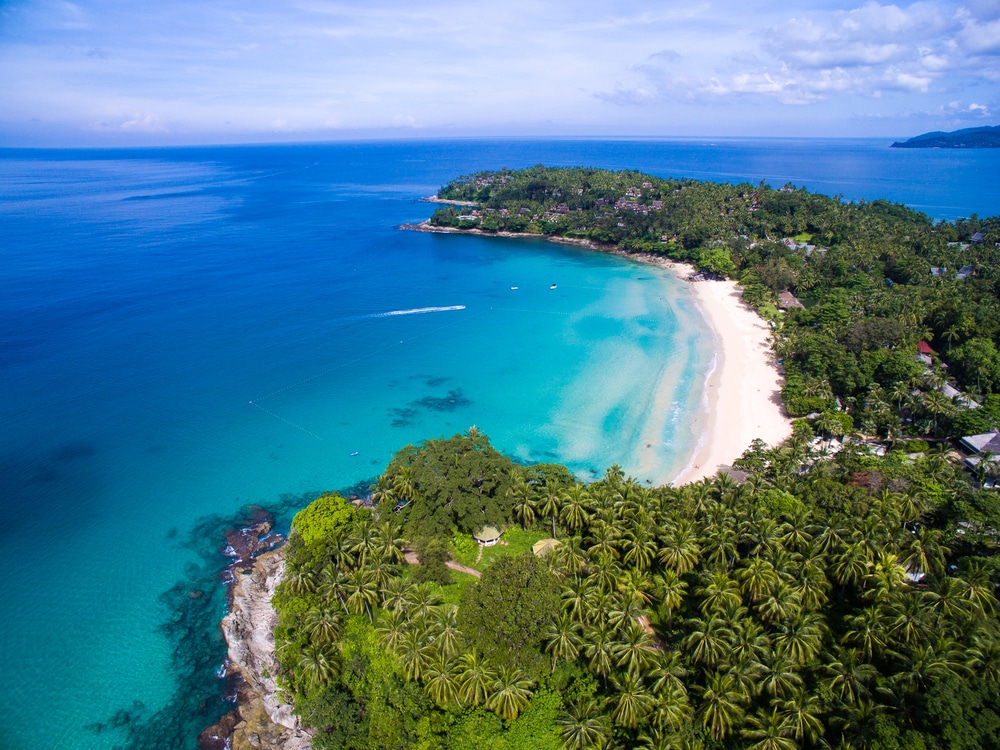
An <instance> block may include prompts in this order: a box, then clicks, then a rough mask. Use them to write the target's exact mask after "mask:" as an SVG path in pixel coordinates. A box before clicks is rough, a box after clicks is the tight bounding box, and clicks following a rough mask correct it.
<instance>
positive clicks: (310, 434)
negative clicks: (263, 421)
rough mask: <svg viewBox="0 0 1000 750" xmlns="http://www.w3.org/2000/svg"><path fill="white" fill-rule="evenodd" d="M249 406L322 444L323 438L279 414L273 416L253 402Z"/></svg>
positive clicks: (272, 413) (270, 412) (271, 412)
mask: <svg viewBox="0 0 1000 750" xmlns="http://www.w3.org/2000/svg"><path fill="white" fill-rule="evenodd" d="M250 405H251V406H256V407H257V408H258V409H260V410H261V411H262V412H264V413H265V414H270V415H271V416H272V417H274V418H275V419H280V420H281V421H282V422H284V423H285V424H287V425H291V426H292V427H294V428H295V429H296V430H302V432H304V433H305V434H306V435H309V436H311V437H314V438H316V439H317V440H319V441H320V442H321V443H322V442H324V440H323V438H321V437H320V436H319V435H317V434H316V433H315V432H310V431H309V430H307V429H306V428H305V427H303V426H302V425H298V424H295V422H293V421H292V420H290V419H285V418H284V417H282V416H281V415H280V414H275V413H274V412H273V411H268V410H267V409H265V408H264V407H263V406H261V405H260V404H258V403H257V402H255V401H251V402H250Z"/></svg>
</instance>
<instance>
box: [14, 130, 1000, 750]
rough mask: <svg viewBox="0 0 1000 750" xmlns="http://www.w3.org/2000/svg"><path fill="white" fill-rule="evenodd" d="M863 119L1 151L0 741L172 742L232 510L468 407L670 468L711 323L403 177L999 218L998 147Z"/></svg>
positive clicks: (188, 731)
mask: <svg viewBox="0 0 1000 750" xmlns="http://www.w3.org/2000/svg"><path fill="white" fill-rule="evenodd" d="M887 145H888V143H886V142H883V141H867V140H862V141H859V140H849V141H833V140H717V141H699V140H684V141H665V142H660V141H638V142H635V141H601V142H598V141H584V140H550V141H534V140H508V141H477V140H462V141H454V142H449V141H426V142H394V143H359V144H337V145H290V146H288V145H283V146H248V147H224V148H222V147H205V148H176V149H158V150H117V151H90V150H88V151H12V150H5V151H4V150H0V259H2V263H0V290H2V294H0V398H2V400H0V511H2V520H3V522H2V524H0V550H2V552H3V560H4V564H5V566H6V568H5V571H4V573H5V575H4V585H3V595H2V597H0V601H2V607H3V611H2V617H0V674H3V675H4V677H5V681H4V682H5V695H4V711H3V714H4V720H3V721H2V722H0V748H3V749H4V750H15V749H16V750H20V749H22V748H37V747H59V748H62V749H63V750H74V749H76V748H80V749H83V748H87V749H88V750H90V749H97V748H102V749H103V748H112V747H135V748H184V747H193V746H194V744H195V737H196V735H197V733H198V731H199V730H200V729H201V728H202V727H203V726H204V725H206V724H208V723H211V722H212V721H214V720H215V719H216V718H217V717H218V716H219V715H220V714H221V713H222V712H224V711H225V710H226V709H227V708H228V705H227V704H226V703H225V702H224V701H223V700H222V699H221V697H220V695H221V691H222V685H221V683H220V682H219V681H218V680H217V679H216V677H215V673H216V671H217V670H218V668H219V666H220V664H221V663H222V659H223V656H224V650H223V648H222V644H221V639H220V637H219V634H218V620H219V618H220V617H221V614H222V612H223V608H224V597H223V594H222V592H223V589H222V585H221V584H220V583H219V581H218V572H219V570H220V568H221V567H222V566H223V565H224V563H225V559H224V558H223V557H221V555H220V554H219V548H220V546H221V544H222V538H221V530H222V529H223V528H224V527H225V526H226V525H227V524H230V523H233V522H235V521H236V520H237V519H239V518H240V516H241V512H242V511H241V509H242V508H243V507H244V506H246V505H247V504H251V503H256V504H260V505H263V506H266V507H269V508H271V509H274V510H276V511H277V512H278V513H279V516H280V517H281V518H282V520H283V522H284V523H286V524H287V520H288V518H289V517H290V514H291V513H293V512H294V511H295V510H296V509H297V508H299V507H301V505H302V504H304V503H305V502H307V501H308V499H309V498H310V497H312V496H314V495H315V493H317V492H319V491H322V490H328V489H347V488H350V487H354V486H357V485H359V484H364V483H367V482H369V481H370V480H371V479H372V478H373V477H374V476H375V475H377V474H378V473H380V472H381V471H382V469H383V468H384V467H385V465H386V463H387V461H388V460H389V458H390V457H391V456H392V454H393V452H394V451H395V450H397V449H398V448H400V447H402V446H403V445H404V444H406V443H408V442H414V441H419V440H422V439H425V438H428V437H437V436H446V435H451V434H454V433H456V432H460V431H464V430H465V429H467V428H468V427H469V426H471V425H473V424H475V425H477V426H478V427H479V428H480V429H482V430H483V431H485V432H486V433H487V434H489V435H490V436H491V438H492V440H493V442H494V444H495V445H496V446H497V447H498V448H500V449H501V450H503V451H505V452H507V453H509V454H511V455H512V456H514V457H516V458H517V459H519V460H523V461H542V460H557V461H561V462H565V463H568V464H569V465H570V466H571V467H572V468H573V469H574V470H575V471H576V472H578V474H579V475H580V476H582V477H585V478H586V477H590V476H593V475H595V474H597V473H601V472H603V470H604V469H605V468H606V467H607V466H608V465H610V464H611V463H612V462H618V463H620V464H622V465H623V466H624V467H625V468H626V469H629V467H637V466H640V465H645V464H644V463H643V462H644V461H646V459H648V458H649V456H648V452H649V451H653V452H654V454H655V455H656V456H657V458H658V461H657V463H658V464H659V466H660V467H661V469H660V470H659V471H658V472H656V473H655V474H654V475H653V476H650V477H648V478H651V479H655V480H662V479H665V478H667V477H669V475H670V474H671V472H673V471H674V470H676V469H677V468H678V467H679V466H680V465H682V464H683V461H684V460H685V458H686V456H687V453H688V451H689V450H690V449H691V447H692V443H693V439H694V437H695V436H694V435H692V433H691V430H690V427H689V425H690V421H691V417H692V415H693V414H694V413H695V411H696V410H697V409H698V408H701V407H700V404H701V396H702V393H701V384H702V383H703V380H704V375H705V372H706V370H707V368H708V367H709V366H710V363H711V361H712V343H713V341H712V335H711V331H709V330H708V329H707V328H706V326H705V324H704V321H703V319H702V318H701V316H700V314H699V313H698V311H697V309H696V308H695V307H694V305H693V303H692V301H691V300H690V299H689V298H688V296H687V294H686V289H685V287H684V285H683V284H681V283H679V282H677V281H675V280H674V279H672V278H670V277H668V276H666V275H665V274H663V273H661V272H660V271H658V270H657V269H653V268H650V267H648V266H642V265H638V264H635V263H632V262H629V261H627V260H624V259H621V258H617V257H609V256H605V255H599V254H595V253H590V252H586V251H581V250H578V249H573V248H566V247H561V246H556V245H552V244H548V243H545V242H537V241H511V240H503V239H487V238H475V237H454V236H444V235H430V234H420V233H416V232H406V231H400V230H399V229H397V227H398V225H400V224H403V223H408V222H416V221H420V220H423V219H425V218H427V217H428V216H429V215H430V214H431V212H432V210H433V206H432V205H430V204H427V203H423V202H420V200H419V199H420V198H421V197H422V196H427V195H430V194H432V193H433V192H435V191H436V190H437V188H438V187H439V186H440V185H442V184H443V183H445V182H447V181H448V180H450V179H451V178H453V177H455V176H458V175H460V174H465V173H469V172H472V171H477V170H480V169H492V168H499V167H502V166H507V167H511V168H517V167H525V166H531V165H533V164H537V163H544V164H549V165H567V166H570V165H575V166H596V167H606V168H611V169H622V168H635V169H640V170H644V171H647V172H651V173H653V174H657V175H662V176H673V177H693V178H700V179H708V180H716V181H724V180H725V181H747V180H748V181H751V182H753V183H757V182H759V181H760V180H767V181H768V182H769V183H770V184H772V185H782V184H784V183H785V182H789V181H790V182H793V183H795V184H796V185H804V186H806V187H807V188H808V189H810V190H813V191H817V192H823V193H827V194H842V195H843V196H844V198H845V199H857V198H865V199H874V198H880V197H885V198H888V199H890V200H893V201H897V202H902V203H906V204H908V205H911V206H913V207H915V208H918V209H919V210H921V211H924V212H926V213H927V214H929V215H930V216H932V217H934V218H944V219H951V218H956V217H958V216H968V215H970V214H972V213H978V214H980V215H991V214H997V213H1000V181H998V180H997V179H996V175H997V174H998V172H1000V170H998V167H1000V152H996V151H992V152H991V151H920V150H890V149H888V148H887ZM552 284H556V289H551V288H550V286H551V285H552ZM512 287H517V289H513V288H512ZM658 387H661V388H664V389H666V391H667V392H668V393H669V394H670V398H669V399H668V401H669V402H670V408H669V410H667V411H666V412H665V413H656V412H657V410H656V409H650V408H649V407H650V405H651V399H652V394H653V392H654V391H655V390H656V389H657V388H658ZM651 434H652V435H654V440H653V443H652V447H651V448H648V447H647V443H648V442H649V440H650V438H649V436H650V435H651ZM642 478H647V477H645V476H643V477H642Z"/></svg>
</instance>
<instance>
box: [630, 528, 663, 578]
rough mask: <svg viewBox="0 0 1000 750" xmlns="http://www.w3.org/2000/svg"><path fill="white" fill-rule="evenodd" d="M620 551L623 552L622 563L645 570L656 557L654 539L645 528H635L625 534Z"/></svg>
mask: <svg viewBox="0 0 1000 750" xmlns="http://www.w3.org/2000/svg"><path fill="white" fill-rule="evenodd" d="M622 549H623V550H624V551H625V554H624V555H623V556H622V562H623V563H625V564H626V565H631V566H633V567H634V568H636V569H637V570H646V568H648V567H649V565H650V563H652V561H653V560H654V559H655V557H656V537H655V536H653V534H652V533H650V530H649V528H648V527H647V526H637V527H635V528H632V529H630V530H629V531H626V532H625V536H624V539H623V542H622Z"/></svg>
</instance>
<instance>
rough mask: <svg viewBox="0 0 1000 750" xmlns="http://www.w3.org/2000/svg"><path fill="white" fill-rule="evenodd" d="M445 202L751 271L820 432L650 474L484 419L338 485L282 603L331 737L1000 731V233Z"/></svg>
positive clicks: (728, 208)
mask: <svg viewBox="0 0 1000 750" xmlns="http://www.w3.org/2000/svg"><path fill="white" fill-rule="evenodd" d="M437 199H438V200H443V201H461V202H463V204H462V205H459V206H447V207H444V208H441V209H439V210H438V211H436V212H435V214H434V216H433V217H432V218H431V220H430V222H429V224H428V225H427V226H426V227H425V228H426V229H435V228H441V229H446V230H448V231H458V232H461V231H476V232H485V233H500V232H504V233H515V234H529V235H535V236H545V237H550V238H551V237H554V238H560V239H563V240H571V241H576V242H586V243H594V244H595V245H599V246H603V247H613V248H616V249H618V250H620V251H622V252H631V253H643V254H649V255H654V256H663V257H667V258H671V259H674V260H677V261H685V262H691V263H693V264H694V265H695V266H696V267H697V269H698V270H699V271H700V274H699V277H700V278H706V279H711V278H712V277H730V278H733V279H736V280H738V281H739V283H740V284H741V286H742V289H743V295H744V298H745V300H746V301H747V303H748V304H750V305H752V306H753V307H754V308H756V309H757V310H758V311H759V313H760V314H761V315H762V316H763V317H764V318H765V319H767V320H768V321H769V322H770V323H771V325H772V329H773V346H774V350H775V354H776V356H777V357H778V359H779V361H780V362H781V364H782V366H783V367H784V370H785V376H786V377H785V386H784V390H783V393H782V396H783V399H784V402H785V405H786V408H787V410H788V412H789V413H790V414H791V415H793V416H795V417H796V421H795V423H794V433H793V435H792V437H791V438H790V439H788V440H787V441H785V443H783V444H782V445H777V446H768V445H765V444H763V443H761V442H759V441H758V442H755V443H754V444H752V445H750V446H748V448H747V450H746V452H745V453H744V454H743V456H742V457H741V458H740V459H739V460H738V461H736V463H735V466H734V468H733V470H731V471H728V472H720V473H719V474H717V475H716V476H714V477H712V478H709V479H705V480H702V481H699V482H696V483H693V484H689V485H686V486H682V487H670V486H662V487H651V486H648V485H643V484H640V483H639V482H638V481H636V480H635V479H633V478H631V477H628V476H625V475H624V473H623V472H622V471H621V469H619V468H618V467H617V466H611V467H610V468H608V469H607V471H606V473H605V474H604V476H603V477H602V478H601V479H600V480H598V481H595V482H592V483H590V484H586V483H583V482H581V481H579V480H578V479H577V478H576V477H574V476H573V475H572V474H571V473H570V472H569V471H568V470H567V469H565V467H562V466H559V465H556V464H539V465H520V464H517V463H515V462H513V461H512V460H511V459H510V458H508V457H507V456H505V455H504V454H503V453H501V452H500V451H497V450H496V449H495V448H494V447H493V446H492V445H491V444H490V441H489V439H488V438H487V437H486V436H485V435H482V434H481V433H480V432H479V431H478V430H477V429H476V428H475V427H472V428H470V429H469V430H468V431H467V432H466V433H464V434H461V435H455V436H453V437H451V438H440V439H431V440H427V441H425V442H424V443H421V444H420V445H411V446H405V447H404V448H402V449H401V450H400V451H399V452H398V453H397V454H396V456H395V457H394V459H393V460H392V462H391V463H390V464H389V466H388V467H387V468H386V470H385V471H384V472H383V473H382V474H381V475H380V476H379V477H378V478H377V479H376V480H375V481H374V482H373V484H372V485H371V487H370V490H369V493H368V494H367V496H365V497H363V498H358V499H356V500H354V502H349V501H348V500H346V499H344V498H343V497H341V496H340V495H337V494H327V495H324V496H322V497H320V498H319V499H317V500H316V501H315V502H313V503H312V504H311V505H309V506H308V507H307V508H305V509H304V510H302V511H301V512H300V513H299V514H298V515H296V517H295V519H294V521H293V523H292V530H291V533H290V536H289V541H288V543H287V545H286V546H285V547H284V548H283V553H284V565H285V571H284V576H283V580H282V581H281V583H280V584H279V585H278V586H277V589H276V591H275V593H274V596H273V605H274V607H275V609H276V611H277V626H276V627H275V628H274V639H275V645H276V655H277V656H276V658H277V663H276V665H275V667H274V669H275V672H276V673H277V674H276V675H274V676H276V677H277V680H278V683H279V684H280V685H281V686H282V688H283V689H284V690H285V695H286V697H287V699H288V700H289V701H290V702H291V703H292V704H293V705H294V710H295V712H296V713H297V715H298V716H299V717H301V720H302V722H303V723H304V724H305V725H306V726H308V727H310V728H311V729H310V733H311V735H312V737H311V744H312V747H315V748H358V749H360V748H404V747H418V748H449V749H453V750H459V749H465V748H470V749H472V748H475V749H476V750H485V749H486V748H511V749H513V748H538V749H539V750H541V749H542V748H552V749H553V750H555V749H556V748H755V749H759V750H765V749H770V748H774V749H776V750H778V749H780V750H790V749H792V748H799V747H801V748H811V747H828V746H829V747H842V748H867V747H871V748H882V749H885V750H889V749H895V748H899V749H902V748H913V749H917V748H970V749H971V748H994V747H998V746H1000V619H998V602H997V584H998V580H1000V558H998V557H997V551H998V544H1000V495H998V494H997V490H996V489H994V472H995V469H996V468H997V461H996V459H995V457H996V454H997V453H1000V433H998V432H997V428H998V426H1000V354H998V349H997V346H998V343H1000V340H998V339H1000V286H998V282H1000V279H998V275H997V266H996V264H997V261H998V259H1000V257H998V256H1000V248H998V247H997V245H998V243H1000V220H998V219H997V218H989V219H980V218H978V217H976V216H971V217H969V218H967V219H963V220H960V221H956V222H933V221H931V220H930V219H929V218H928V217H926V216H924V215H922V214H920V213H917V212H915V211H912V210H910V209H908V208H905V207H903V206H899V205H895V204H891V203H887V202H885V201H873V202H867V203H861V202H845V201H843V200H841V199H839V198H832V197H825V196H821V195H816V194H812V193H809V192H807V191H806V190H804V189H797V188H794V187H792V186H790V185H786V186H785V187H783V188H781V189H772V188H770V187H769V186H767V185H765V184H763V183H762V184H759V185H749V184H746V185H727V184H721V185H720V184H714V183H701V182H694V181H690V180H665V179H661V178H657V177H653V176H650V175H644V174H641V173H638V172H617V173H611V172H606V171H601V170H591V169H550V168H544V167H536V168H533V169H528V170H523V171H509V170H501V171H499V172H484V173H480V174H476V175H471V176H468V177H463V178H460V179H458V180H456V181H454V182H452V183H449V184H448V185H447V186H445V187H444V188H442V189H441V191H439V194H438V196H437ZM699 283H713V282H712V281H711V280H706V281H703V282H699ZM269 676H271V675H269Z"/></svg>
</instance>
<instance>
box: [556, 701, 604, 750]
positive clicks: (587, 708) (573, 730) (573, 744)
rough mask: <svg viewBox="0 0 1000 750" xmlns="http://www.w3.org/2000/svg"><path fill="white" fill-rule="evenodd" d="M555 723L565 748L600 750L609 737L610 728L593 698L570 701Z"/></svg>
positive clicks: (571, 749)
mask: <svg viewBox="0 0 1000 750" xmlns="http://www.w3.org/2000/svg"><path fill="white" fill-rule="evenodd" d="M556 723H557V724H558V725H559V736H560V737H562V740H563V742H564V743H565V745H566V748H567V750H592V749H593V750H601V748H603V747H605V746H606V745H607V743H608V741H609V740H610V739H611V729H610V727H609V726H608V725H607V722H606V721H605V719H604V715H603V714H602V712H601V709H600V706H599V705H598V703H597V701H595V700H594V699H593V698H585V699H582V700H581V701H579V702H578V703H571V704H570V705H569V706H567V708H566V712H565V713H564V714H562V715H561V716H560V717H559V718H558V719H556Z"/></svg>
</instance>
